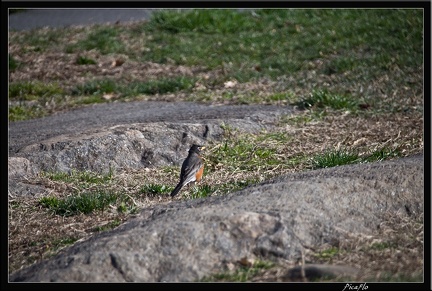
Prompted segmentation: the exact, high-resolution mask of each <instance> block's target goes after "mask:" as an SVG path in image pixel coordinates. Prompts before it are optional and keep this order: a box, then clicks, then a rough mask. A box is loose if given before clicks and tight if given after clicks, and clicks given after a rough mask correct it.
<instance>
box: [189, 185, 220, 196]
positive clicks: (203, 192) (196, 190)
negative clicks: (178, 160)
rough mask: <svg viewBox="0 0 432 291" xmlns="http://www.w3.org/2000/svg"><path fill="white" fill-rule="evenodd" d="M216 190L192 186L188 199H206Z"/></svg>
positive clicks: (206, 186) (209, 187)
mask: <svg viewBox="0 0 432 291" xmlns="http://www.w3.org/2000/svg"><path fill="white" fill-rule="evenodd" d="M214 191H215V190H214V188H213V187H211V186H209V185H200V186H192V187H191V188H190V190H189V191H188V192H187V193H186V197H187V198H188V199H197V198H205V197H208V196H210V195H211V194H212V193H213V192H214Z"/></svg>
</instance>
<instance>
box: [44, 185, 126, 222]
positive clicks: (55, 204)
mask: <svg viewBox="0 0 432 291" xmlns="http://www.w3.org/2000/svg"><path fill="white" fill-rule="evenodd" d="M117 199H118V194H116V193H111V192H105V191H96V192H90V193H82V194H78V195H72V196H68V197H66V198H64V199H60V198H57V197H53V196H48V197H42V198H41V199H40V200H39V203H40V205H41V206H43V207H46V208H48V209H49V210H51V211H53V213H55V214H57V215H61V216H72V215H77V214H81V213H83V214H89V213H91V212H93V211H95V210H102V211H103V210H105V209H106V208H107V207H108V206H109V205H110V204H114V203H115V202H117Z"/></svg>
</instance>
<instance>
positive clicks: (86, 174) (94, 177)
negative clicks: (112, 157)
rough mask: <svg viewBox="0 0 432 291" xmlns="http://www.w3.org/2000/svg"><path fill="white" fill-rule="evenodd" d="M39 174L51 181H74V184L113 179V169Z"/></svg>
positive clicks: (95, 182)
mask: <svg viewBox="0 0 432 291" xmlns="http://www.w3.org/2000/svg"><path fill="white" fill-rule="evenodd" d="M41 176H43V177H46V178H48V179H50V180H53V181H59V182H65V183H74V184H77V185H79V184H82V183H84V184H104V183H106V182H109V181H111V180H112V179H113V171H112V169H110V171H109V172H108V173H107V174H98V173H94V172H90V171H76V170H72V171H71V172H70V173H65V172H41Z"/></svg>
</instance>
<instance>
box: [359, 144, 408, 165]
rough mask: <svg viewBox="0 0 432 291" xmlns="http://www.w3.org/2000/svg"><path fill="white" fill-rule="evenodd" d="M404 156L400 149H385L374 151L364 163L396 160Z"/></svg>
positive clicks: (364, 159)
mask: <svg viewBox="0 0 432 291" xmlns="http://www.w3.org/2000/svg"><path fill="white" fill-rule="evenodd" d="M400 156H402V154H401V152H400V151H399V150H398V149H390V148H386V147H383V148H381V149H378V150H375V151H373V152H372V153H371V154H370V155H368V156H366V157H363V161H364V162H379V161H383V160H386V159H390V158H396V157H400Z"/></svg>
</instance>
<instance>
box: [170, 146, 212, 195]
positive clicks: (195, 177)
mask: <svg viewBox="0 0 432 291" xmlns="http://www.w3.org/2000/svg"><path fill="white" fill-rule="evenodd" d="M204 148H205V147H204V146H200V145H196V144H193V145H192V146H191V148H190V149H189V155H188V156H187V158H186V159H185V160H184V161H183V164H182V167H181V171H180V182H179V183H178V184H177V186H176V187H175V188H174V190H173V191H172V192H171V197H174V196H175V195H176V194H177V193H178V192H179V191H180V189H181V188H183V186H186V185H187V184H189V183H191V182H193V183H195V182H199V181H200V180H201V178H202V175H203V173H204V162H203V160H202V158H201V156H200V153H201V150H202V149H204Z"/></svg>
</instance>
